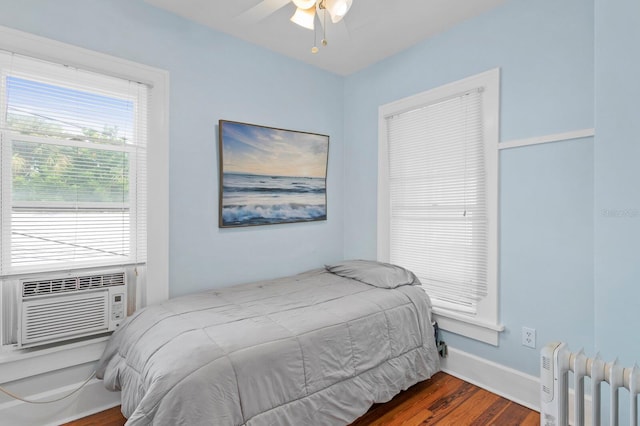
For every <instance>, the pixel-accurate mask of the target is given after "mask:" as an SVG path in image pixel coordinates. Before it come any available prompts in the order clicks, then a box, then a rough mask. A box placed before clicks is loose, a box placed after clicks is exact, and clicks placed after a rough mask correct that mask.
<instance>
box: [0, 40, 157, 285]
mask: <svg viewBox="0 0 640 426" xmlns="http://www.w3.org/2000/svg"><path fill="white" fill-rule="evenodd" d="M0 77H1V80H0V138H1V140H0V164H1V173H0V178H1V179H2V180H1V182H0V191H1V196H0V212H1V218H0V220H1V223H0V225H1V229H2V236H1V238H0V242H1V245H0V275H11V274H18V273H25V272H36V271H45V270H46V271H50V270H61V269H71V268H78V267H92V266H107V265H122V264H135V263H144V262H146V205H147V200H146V193H147V191H146V185H147V182H146V180H147V179H146V176H147V172H146V157H147V155H146V149H147V130H146V129H147V104H148V93H149V91H148V87H147V86H145V85H143V84H139V83H135V82H132V81H128V80H123V79H119V78H114V77H110V76H105V75H101V74H97V73H94V72H90V71H85V70H81V69H76V68H72V67H68V66H64V65H59V64H54V63H49V62H45V61H41V60H36V59H32V58H27V57H24V56H20V55H16V54H12V53H9V52H2V51H0Z"/></svg>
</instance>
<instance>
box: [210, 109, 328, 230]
mask: <svg viewBox="0 0 640 426" xmlns="http://www.w3.org/2000/svg"><path fill="white" fill-rule="evenodd" d="M218 131H219V147H220V152H219V158H220V202H219V205H220V214H219V226H220V227H221V228H228V227H239V226H256V225H272V224H281V223H293V222H311V221H318V220H326V219H327V161H328V156H329V136H327V135H320V134H316V133H307V132H298V131H294V130H284V129H276V128H273V127H266V126H258V125H255V124H247V123H239V122H235V121H227V120H220V122H219V126H218Z"/></svg>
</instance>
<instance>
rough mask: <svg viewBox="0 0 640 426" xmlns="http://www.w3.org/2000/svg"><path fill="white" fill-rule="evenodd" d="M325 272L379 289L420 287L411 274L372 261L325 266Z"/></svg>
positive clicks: (392, 266)
mask: <svg viewBox="0 0 640 426" xmlns="http://www.w3.org/2000/svg"><path fill="white" fill-rule="evenodd" d="M325 268H326V269H327V271H329V272H331V273H333V274H336V275H339V276H341V277H345V278H351V279H354V280H356V281H360V282H363V283H365V284H369V285H372V286H375V287H380V288H396V287H399V286H401V285H420V280H418V277H416V276H415V275H414V274H413V272H411V271H408V270H407V269H405V268H403V267H401V266H398V265H392V264H390V263H382V262H375V261H372V260H346V261H344V262H340V263H335V264H333V265H325Z"/></svg>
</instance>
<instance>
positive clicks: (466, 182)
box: [386, 90, 488, 313]
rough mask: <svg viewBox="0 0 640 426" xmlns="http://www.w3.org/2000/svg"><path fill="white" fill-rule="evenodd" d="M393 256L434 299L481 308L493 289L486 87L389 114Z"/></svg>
mask: <svg viewBox="0 0 640 426" xmlns="http://www.w3.org/2000/svg"><path fill="white" fill-rule="evenodd" d="M386 127H387V132H388V135H387V138H388V147H389V148H388V149H389V153H388V158H389V191H390V224H389V226H390V248H389V256H390V261H391V262H392V263H396V264H399V265H402V266H404V267H406V268H408V269H410V270H412V271H413V272H414V273H416V275H417V276H418V277H419V278H420V280H421V282H422V284H423V286H424V287H425V288H426V291H427V293H428V294H429V295H430V296H431V298H432V300H433V303H434V306H441V307H445V308H447V309H452V310H456V311H461V312H465V313H475V312H476V304H477V302H478V301H479V300H481V299H482V298H483V297H485V296H486V295H487V252H488V250H487V244H488V243H487V238H488V236H487V203H486V190H485V188H486V171H485V159H484V144H483V142H484V139H483V118H482V90H472V91H466V92H464V93H460V94H458V95H456V96H453V97H451V98H447V99H444V100H439V101H435V102H433V103H430V104H428V105H424V106H422V107H420V108H417V109H412V110H410V111H406V112H402V113H400V114H397V115H393V116H390V117H388V118H387V126H386Z"/></svg>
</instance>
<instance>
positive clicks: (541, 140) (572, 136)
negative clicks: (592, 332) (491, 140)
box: [498, 129, 596, 150]
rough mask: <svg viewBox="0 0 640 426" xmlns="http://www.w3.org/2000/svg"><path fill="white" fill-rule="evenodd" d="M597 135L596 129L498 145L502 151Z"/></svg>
mask: <svg viewBox="0 0 640 426" xmlns="http://www.w3.org/2000/svg"><path fill="white" fill-rule="evenodd" d="M595 134H596V132H595V129H582V130H573V131H571V132H564V133H555V134H552V135H546V136H537V137H534V138H527V139H517V140H512V141H507V142H500V143H499V144H498V149H499V150H500V149H509V148H519V147H522V146H529V145H539V144H542V143H550V142H562V141H569V140H573V139H582V138H588V137H591V136H595Z"/></svg>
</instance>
